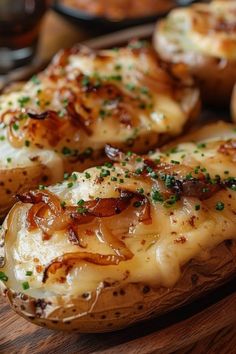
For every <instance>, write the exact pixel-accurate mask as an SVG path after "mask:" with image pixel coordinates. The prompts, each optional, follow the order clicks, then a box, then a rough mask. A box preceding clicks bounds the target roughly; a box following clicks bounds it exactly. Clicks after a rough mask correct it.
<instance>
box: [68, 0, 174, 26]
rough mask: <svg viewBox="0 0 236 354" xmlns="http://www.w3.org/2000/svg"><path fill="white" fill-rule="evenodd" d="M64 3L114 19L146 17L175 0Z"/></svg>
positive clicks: (162, 10) (78, 1)
mask: <svg viewBox="0 0 236 354" xmlns="http://www.w3.org/2000/svg"><path fill="white" fill-rule="evenodd" d="M61 3H62V4H63V5H66V6H69V7H72V8H75V9H78V10H81V11H85V12H88V13H90V14H93V15H95V16H99V17H106V18H108V19H109V20H112V21H120V20H123V19H125V18H133V17H146V16H151V15H153V14H155V13H160V12H164V11H167V10H169V9H170V8H171V7H173V6H174V4H175V1H174V0H142V1H137V0H109V1H107V0H62V1H61Z"/></svg>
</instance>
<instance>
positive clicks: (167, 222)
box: [1, 123, 236, 297]
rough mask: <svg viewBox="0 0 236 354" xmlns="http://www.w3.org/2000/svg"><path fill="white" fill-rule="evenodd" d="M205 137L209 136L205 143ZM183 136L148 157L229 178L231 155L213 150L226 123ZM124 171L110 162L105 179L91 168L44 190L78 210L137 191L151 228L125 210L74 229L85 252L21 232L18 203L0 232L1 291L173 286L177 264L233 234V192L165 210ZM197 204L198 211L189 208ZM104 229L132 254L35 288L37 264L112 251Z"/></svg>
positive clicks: (144, 182)
mask: <svg viewBox="0 0 236 354" xmlns="http://www.w3.org/2000/svg"><path fill="white" fill-rule="evenodd" d="M207 132H208V135H210V138H208V139H207V138H206V136H207ZM189 138H190V142H186V140H185V139H182V141H181V142H180V143H179V144H178V145H176V146H174V147H173V146H172V147H171V148H170V147H167V148H166V149H164V150H162V151H156V152H155V153H154V154H153V155H152V156H150V157H151V158H152V159H153V160H156V159H161V160H162V162H166V163H172V164H173V166H177V165H176V164H175V163H174V162H173V161H179V162H181V165H182V164H184V165H185V166H186V165H187V166H188V167H190V168H191V167H192V168H196V166H200V168H201V169H202V170H203V171H205V169H206V170H207V172H208V173H210V175H212V176H215V175H216V174H217V175H219V176H220V177H221V178H222V179H225V178H227V177H234V178H235V176H236V164H235V161H236V155H235V151H234V153H233V154H232V153H230V154H228V153H227V152H226V153H222V152H219V147H220V146H222V144H225V143H226V142H229V141H230V139H231V141H234V140H232V139H235V138H236V132H235V126H233V125H230V124H225V123H219V124H215V125H211V126H208V127H205V128H203V129H202V130H200V131H199V132H196V133H194V134H193V135H191V136H189ZM171 161H172V162H171ZM198 168H199V167H198ZM107 169H108V168H107ZM126 169H129V165H128V164H127V166H122V164H121V165H120V164H115V168H110V175H109V176H106V177H104V179H103V180H102V181H100V183H98V180H97V178H98V177H99V176H100V172H101V169H98V168H91V169H89V170H87V171H86V172H87V174H89V176H90V177H89V178H88V175H87V174H86V172H85V173H76V180H75V179H73V183H72V185H71V184H69V185H68V183H69V182H68V181H65V182H63V183H61V184H58V185H55V186H53V187H50V188H49V190H50V191H51V192H53V193H55V194H56V195H57V196H58V197H59V198H60V199H61V201H64V202H65V203H66V205H77V202H78V201H79V200H80V199H84V200H91V199H94V198H97V197H98V198H110V197H118V196H119V192H118V190H117V188H125V189H128V190H130V191H137V189H140V188H143V190H144V194H145V195H146V196H147V197H148V198H149V199H150V202H151V217H152V222H151V224H145V223H142V222H138V221H137V211H136V210H135V208H128V209H126V210H125V211H123V212H122V213H121V214H120V215H116V216H112V217H107V218H102V219H99V218H96V219H95V220H94V221H92V222H91V223H89V224H85V225H80V227H79V235H80V236H83V238H84V240H85V241H86V243H87V247H86V248H85V249H84V248H81V247H80V246H75V245H73V244H71V242H70V241H69V240H68V235H67V233H66V232H64V231H60V232H55V233H54V234H53V236H52V238H51V239H49V240H47V241H45V240H44V241H43V239H42V232H41V231H40V230H39V229H36V230H35V231H34V232H32V231H29V230H28V229H27V227H26V222H25V220H26V213H27V211H28V210H29V208H30V205H29V204H18V205H16V206H15V207H14V208H13V210H12V211H11V212H10V214H9V216H8V220H6V222H5V225H4V227H3V231H2V235H4V233H5V232H6V236H5V243H6V245H5V252H6V264H5V266H4V267H3V268H2V269H1V270H2V271H4V272H5V273H6V274H7V275H8V276H9V280H8V286H9V287H11V288H13V289H15V290H18V291H22V283H23V282H25V281H28V282H29V285H30V288H29V289H28V290H27V293H28V294H31V295H34V296H37V297H40V296H43V297H44V296H50V295H56V294H57V295H68V296H70V295H72V296H78V295H79V294H82V293H84V292H88V291H94V290H96V289H97V288H98V287H99V284H100V283H102V282H103V281H110V282H114V281H115V282H116V281H117V282H121V283H126V282H144V283H145V284H150V285H153V286H164V287H172V286H174V284H175V283H176V282H177V281H178V279H179V277H180V275H181V268H182V266H183V265H185V264H186V263H188V262H189V261H190V260H191V259H192V258H197V257H203V256H204V257H207V254H208V252H209V251H210V250H211V249H213V248H214V247H216V246H217V245H218V244H220V243H221V242H223V241H224V240H226V239H233V238H235V237H236V233H235V230H236V219H235V215H236V191H235V190H233V189H222V190H220V191H218V192H216V193H214V194H213V195H212V196H211V197H210V198H209V199H206V200H204V201H201V200H199V199H198V198H193V197H186V196H185V197H184V196H183V197H182V198H181V199H180V200H179V201H177V202H176V203H175V204H174V205H173V206H171V207H169V208H166V207H165V206H164V205H163V203H159V202H154V201H153V200H152V199H151V198H150V192H151V189H152V188H153V185H155V186H156V188H158V187H160V185H161V182H160V180H155V181H153V180H151V179H145V178H143V177H136V178H134V177H131V178H126V177H125V174H126V173H125V170H126ZM86 176H87V177H86ZM112 177H116V178H117V181H116V182H114V181H112ZM122 180H123V181H124V183H122ZM219 202H220V203H224V209H223V210H217V208H216V205H217V203H219ZM196 205H198V206H199V207H198V208H196ZM6 228H7V229H8V230H7V231H5V230H6ZM88 230H89V231H90V232H88ZM107 230H110V232H112V233H113V234H114V235H115V236H116V237H117V238H119V239H122V240H123V242H125V244H126V246H127V247H128V248H129V249H130V250H131V251H132V253H133V254H134V256H133V258H132V259H130V260H127V261H122V262H120V263H119V265H116V266H99V265H92V264H90V263H88V262H81V263H78V264H77V265H76V266H74V267H73V268H72V269H70V270H69V272H68V274H67V275H66V279H65V282H62V283H61V282H58V281H57V274H56V275H55V276H50V277H49V279H48V281H47V282H46V283H45V284H43V283H42V274H43V273H42V272H38V271H37V267H38V266H41V267H42V270H43V269H44V267H45V266H46V265H48V264H49V263H50V262H51V261H52V260H53V259H55V258H56V257H59V256H61V255H63V254H65V253H68V252H78V251H86V252H94V253H100V254H104V255H105V254H112V253H113V250H112V249H111V247H110V246H109V245H108V244H107V243H106V242H104V241H103V238H102V237H101V236H102V233H103V232H107ZM91 231H94V232H95V234H92V233H91ZM26 271H32V272H33V273H32V276H28V277H27V276H26Z"/></svg>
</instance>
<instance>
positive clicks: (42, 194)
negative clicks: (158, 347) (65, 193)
mask: <svg viewBox="0 0 236 354" xmlns="http://www.w3.org/2000/svg"><path fill="white" fill-rule="evenodd" d="M17 198H18V199H19V200H20V201H21V202H22V203H31V204H37V203H44V204H46V205H48V207H49V208H50V209H51V211H52V212H53V213H54V214H55V215H58V214H59V213H61V211H62V207H61V202H60V199H59V198H58V197H57V196H56V195H55V194H53V193H51V192H50V191H49V190H35V191H29V192H26V193H23V194H19V195H17Z"/></svg>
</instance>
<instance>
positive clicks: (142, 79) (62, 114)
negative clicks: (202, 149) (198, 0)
mask: <svg viewBox="0 0 236 354" xmlns="http://www.w3.org/2000/svg"><path fill="white" fill-rule="evenodd" d="M172 69H173V74H170V72H171V70H172ZM198 100H199V94H198V90H196V89H195V88H193V87H192V83H191V81H189V79H188V77H186V76H185V74H184V72H183V71H182V68H179V67H173V68H168V69H165V68H163V67H162V63H161V62H159V59H158V58H157V57H156V56H155V54H154V53H153V52H152V50H151V49H150V48H149V47H146V44H143V43H142V42H135V43H133V44H130V46H128V47H126V48H121V49H119V50H106V51H99V52H97V53H95V52H93V51H90V50H89V49H85V48H72V49H70V50H67V51H62V52H61V53H59V54H58V56H57V57H56V58H55V59H54V61H53V63H52V64H51V65H50V66H49V67H48V68H47V69H46V70H45V71H44V72H42V73H41V74H39V75H38V76H34V77H33V78H32V79H31V80H30V81H29V82H28V83H26V84H25V85H24V86H23V87H22V88H21V90H19V91H17V92H11V93H8V94H5V95H2V96H1V97H0V169H1V170H2V171H5V170H7V172H8V175H7V177H8V176H9V178H10V179H11V183H10V185H9V183H8V182H9V181H8V180H7V179H6V178H5V175H4V173H1V178H0V183H1V184H2V185H3V186H4V189H3V194H4V196H2V194H1V193H0V196H1V201H0V214H1V209H4V208H6V207H7V206H8V205H7V204H10V201H11V200H12V196H13V194H17V193H19V192H20V191H22V188H21V186H22V185H23V186H26V187H27V185H28V187H29V186H31V187H32V186H35V185H38V184H40V183H46V182H47V183H56V182H58V181H60V180H61V179H62V176H63V169H64V170H65V171H66V172H71V171H73V169H75V170H82V169H84V168H87V167H88V166H91V165H94V164H95V161H98V160H99V158H101V156H102V153H103V149H104V146H105V144H106V143H111V144H115V145H116V146H119V147H122V148H124V149H130V148H132V149H133V150H134V151H140V152H144V151H147V150H148V149H149V148H151V147H153V146H156V144H157V143H158V141H159V138H160V137H163V135H164V136H171V135H177V134H179V133H180V132H181V131H182V129H183V127H184V125H185V123H186V122H187V120H188V119H189V118H190V116H191V115H192V110H193V109H195V108H196V106H197V104H198ZM196 114H197V112H196ZM40 164H41V165H42V166H45V168H46V169H47V170H48V171H47V173H46V176H47V177H48V176H49V175H50V176H51V178H47V180H46V179H45V178H43V177H45V174H43V175H42V176H40V173H39V170H38V166H39V165H40ZM34 166H35V167H34ZM18 168H22V169H23V170H24V173H26V170H27V174H28V179H27V180H26V179H25V178H23V177H22V178H20V177H19V176H18V178H17V180H18V182H17V183H12V176H11V173H12V174H13V173H14V172H13V171H14V170H15V171H17V169H18ZM30 172H31V174H30ZM36 176H37V178H36ZM30 179H31V180H32V181H34V182H36V184H35V183H33V184H32V183H30Z"/></svg>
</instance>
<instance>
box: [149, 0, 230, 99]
mask: <svg viewBox="0 0 236 354" xmlns="http://www.w3.org/2000/svg"><path fill="white" fill-rule="evenodd" d="M235 14H236V2H235V1H234V0H228V1H223V0H216V1H212V2H210V3H209V4H193V5H191V6H189V7H186V8H179V9H174V10H172V11H171V12H170V13H169V15H168V16H167V18H166V19H163V20H161V21H160V22H158V24H157V27H156V30H155V33H154V46H155V48H156V50H157V52H158V54H159V55H160V57H161V58H162V59H164V60H167V61H169V62H170V63H180V62H181V63H185V64H186V65H187V66H188V68H189V71H190V73H191V74H192V75H193V76H194V77H195V78H196V79H197V80H198V83H199V86H200V89H201V94H202V99H203V101H204V102H205V103H207V104H210V105H214V106H229V104H230V96H231V93H232V89H233V86H234V83H235V82H236V19H235V18H236V15H235Z"/></svg>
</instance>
